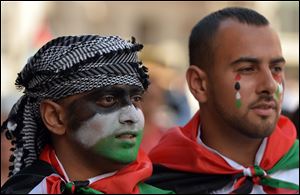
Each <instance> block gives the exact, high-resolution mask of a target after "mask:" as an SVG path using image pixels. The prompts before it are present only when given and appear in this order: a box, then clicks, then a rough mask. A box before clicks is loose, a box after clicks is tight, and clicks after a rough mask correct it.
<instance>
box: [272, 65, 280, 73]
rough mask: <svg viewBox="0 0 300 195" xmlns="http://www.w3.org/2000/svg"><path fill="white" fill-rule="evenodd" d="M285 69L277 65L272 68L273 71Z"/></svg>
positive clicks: (277, 71) (278, 71)
mask: <svg viewBox="0 0 300 195" xmlns="http://www.w3.org/2000/svg"><path fill="white" fill-rule="evenodd" d="M282 71H283V68H282V67H280V66H275V67H273V68H272V72H273V73H281V72H282Z"/></svg>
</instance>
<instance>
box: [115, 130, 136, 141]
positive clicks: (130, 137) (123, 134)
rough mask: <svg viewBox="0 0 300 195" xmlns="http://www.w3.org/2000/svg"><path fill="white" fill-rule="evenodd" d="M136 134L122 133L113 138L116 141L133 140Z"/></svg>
mask: <svg viewBox="0 0 300 195" xmlns="http://www.w3.org/2000/svg"><path fill="white" fill-rule="evenodd" d="M136 136H137V133H136V132H124V133H120V134H118V135H116V136H115V138H117V139H129V140H131V139H134V138H136Z"/></svg>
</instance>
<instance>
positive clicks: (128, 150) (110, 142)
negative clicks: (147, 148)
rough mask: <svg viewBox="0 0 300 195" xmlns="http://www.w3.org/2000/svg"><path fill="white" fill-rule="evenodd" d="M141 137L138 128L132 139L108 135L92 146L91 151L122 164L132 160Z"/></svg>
mask: <svg viewBox="0 0 300 195" xmlns="http://www.w3.org/2000/svg"><path fill="white" fill-rule="evenodd" d="M142 137H143V130H139V131H138V132H137V134H136V137H135V138H133V139H121V138H116V137H115V135H111V136H108V137H106V138H104V139H102V140H100V141H99V142H97V143H96V145H95V146H93V148H92V151H93V152H95V153H97V154H99V155H101V156H103V157H105V158H107V159H110V160H112V161H116V162H121V163H124V164H127V163H130V162H132V161H134V160H135V159H136V157H137V153H138V150H139V146H140V144H141V140H142Z"/></svg>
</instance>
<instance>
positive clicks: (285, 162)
mask: <svg viewBox="0 0 300 195" xmlns="http://www.w3.org/2000/svg"><path fill="white" fill-rule="evenodd" d="M294 168H299V140H296V141H295V143H294V144H293V146H292V147H291V149H290V150H289V152H288V153H286V154H285V155H284V156H283V157H282V158H281V159H280V160H279V161H278V162H277V163H276V165H275V166H274V167H273V168H272V169H270V170H268V171H267V173H268V174H272V173H274V172H276V171H279V170H287V169H294Z"/></svg>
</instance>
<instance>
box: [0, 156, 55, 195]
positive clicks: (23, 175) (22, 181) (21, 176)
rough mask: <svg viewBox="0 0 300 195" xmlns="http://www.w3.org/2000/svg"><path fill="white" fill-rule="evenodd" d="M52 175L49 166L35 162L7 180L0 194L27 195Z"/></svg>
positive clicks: (53, 171) (42, 162) (51, 168)
mask: <svg viewBox="0 0 300 195" xmlns="http://www.w3.org/2000/svg"><path fill="white" fill-rule="evenodd" d="M52 173H55V170H54V169H53V167H52V166H51V165H49V164H48V163H46V162H44V161H41V160H37V161H35V162H34V163H33V164H32V165H30V166H28V167H26V168H24V169H22V170H21V171H20V172H18V173H17V174H15V175H14V176H12V177H11V178H9V179H8V181H7V182H6V183H5V184H4V185H3V186H2V187H1V194H27V193H29V192H30V191H31V190H32V189H33V188H34V187H35V186H36V185H38V184H39V183H40V182H41V181H42V180H43V179H44V178H45V177H46V176H48V175H51V174H52Z"/></svg>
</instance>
